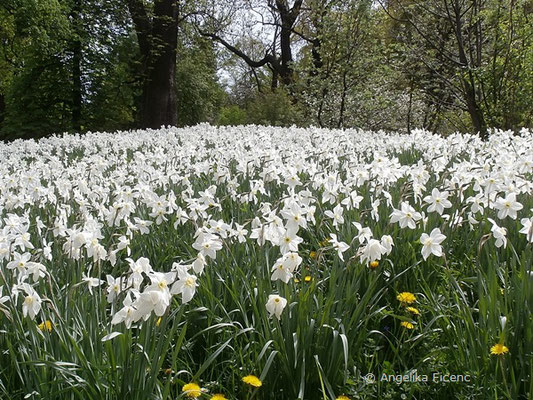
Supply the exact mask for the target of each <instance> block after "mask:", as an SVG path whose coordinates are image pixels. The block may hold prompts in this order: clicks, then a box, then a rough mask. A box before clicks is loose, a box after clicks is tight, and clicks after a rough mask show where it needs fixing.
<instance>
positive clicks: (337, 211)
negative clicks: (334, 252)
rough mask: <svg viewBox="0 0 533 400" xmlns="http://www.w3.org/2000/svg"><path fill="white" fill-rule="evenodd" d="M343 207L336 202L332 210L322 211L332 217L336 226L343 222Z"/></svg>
mask: <svg viewBox="0 0 533 400" xmlns="http://www.w3.org/2000/svg"><path fill="white" fill-rule="evenodd" d="M342 213H343V208H342V206H341V205H340V204H337V205H336V206H335V208H334V209H333V211H331V210H326V211H324V214H325V215H326V216H327V217H329V218H331V219H333V226H335V227H337V226H338V225H342V224H343V223H344V218H343V217H342Z"/></svg>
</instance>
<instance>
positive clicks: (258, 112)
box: [0, 0, 533, 140]
mask: <svg viewBox="0 0 533 400" xmlns="http://www.w3.org/2000/svg"><path fill="white" fill-rule="evenodd" d="M532 93H533V0H377V1H369V0H350V1H344V0H292V1H288V0H265V1H259V0H222V1H216V2H211V1H204V0H197V1H178V0H153V1H150V0H0V138H2V139H8V140H10V139H15V138H38V137H43V136H46V135H50V134H53V133H61V132H87V131H97V130H98V131H102V130H106V131H112V130H119V129H121V130H122V129H131V128H148V127H152V128H157V127H160V126H161V125H177V126H187V125H194V124H197V123H200V122H209V123H212V124H221V125H230V124H231V125H235V124H246V123H254V124H265V125H280V126H290V125H293V124H295V125H298V126H311V125H314V126H320V127H328V128H343V127H358V128H362V129H370V130H378V129H382V130H386V131H392V130H396V131H403V132H409V131H410V130H411V129H412V128H415V127H416V128H425V129H428V130H431V131H434V132H438V133H441V134H447V133H450V132H455V131H460V132H474V133H480V135H481V136H482V137H484V136H486V135H487V134H488V132H489V130H490V128H502V129H512V130H516V131H518V130H520V128H522V127H531V126H532V125H533V124H532V121H533V95H532Z"/></svg>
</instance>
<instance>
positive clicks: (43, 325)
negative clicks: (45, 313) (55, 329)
mask: <svg viewBox="0 0 533 400" xmlns="http://www.w3.org/2000/svg"><path fill="white" fill-rule="evenodd" d="M37 327H38V328H39V329H40V330H41V331H43V332H44V331H45V330H46V331H48V332H52V321H50V320H48V319H47V320H46V321H44V322H41V323H40V324H39V325H37Z"/></svg>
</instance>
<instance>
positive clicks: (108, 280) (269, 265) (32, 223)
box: [0, 125, 533, 399]
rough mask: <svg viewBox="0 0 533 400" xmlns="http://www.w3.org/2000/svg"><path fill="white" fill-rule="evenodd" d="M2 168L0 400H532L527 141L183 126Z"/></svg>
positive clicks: (100, 138) (68, 140)
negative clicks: (444, 377)
mask: <svg viewBox="0 0 533 400" xmlns="http://www.w3.org/2000/svg"><path fill="white" fill-rule="evenodd" d="M0 159H1V160H2V163H1V164H0V218H1V220H0V221H1V222H0V311H2V313H1V314H0V321H2V322H1V325H0V326H2V327H3V328H2V330H1V331H0V349H1V350H2V354H1V355H0V361H1V365H2V367H3V366H10V367H8V368H2V369H0V393H2V395H1V396H0V397H2V398H4V397H5V398H18V397H17V396H20V395H25V396H26V395H27V396H28V397H27V398H33V397H32V396H34V397H35V398H71V395H73V393H83V395H84V396H85V397H84V398H117V399H118V398H125V396H129V397H131V398H139V399H145V398H150V397H152V396H156V398H164V399H167V398H175V396H177V395H180V393H181V392H180V388H181V387H185V386H186V387H188V388H189V389H188V390H187V391H186V394H185V395H186V397H195V398H196V397H201V396H204V397H205V398H209V397H210V396H212V393H216V392H220V393H218V394H217V396H221V398H223V397H224V396H227V398H234V397H237V398H245V397H246V396H255V398H265V399H267V398H276V399H285V398H291V399H294V398H306V399H308V398H309V399H312V398H314V397H313V396H317V393H318V394H319V395H320V396H322V395H325V396H329V397H332V398H335V397H336V396H339V395H340V394H341V393H344V394H347V395H349V394H350V393H351V394H352V395H355V394H356V393H364V392H368V393H369V394H373V395H374V394H376V393H385V392H390V393H396V391H398V390H400V389H401V388H399V387H398V386H394V385H389V384H388V383H386V382H385V383H384V382H376V385H368V384H365V382H367V380H363V379H362V377H361V374H365V373H367V372H373V373H375V374H378V376H379V373H381V372H382V370H384V369H385V368H388V369H389V370H394V371H395V372H396V373H398V374H404V373H406V372H408V371H409V370H410V369H413V368H418V369H421V370H423V369H427V370H428V371H430V370H432V369H435V368H441V369H442V370H449V371H452V372H453V373H459V372H464V373H469V374H470V375H472V376H473V377H474V378H473V379H472V380H471V381H470V382H471V383H470V384H468V385H459V384H458V385H456V386H454V387H446V388H445V390H444V389H443V388H442V387H440V388H438V387H435V386H431V385H420V386H416V387H415V389H413V390H415V391H417V392H420V393H425V394H426V395H429V394H431V393H432V394H435V393H440V392H442V390H444V392H446V393H448V394H446V396H448V395H449V394H450V393H453V394H457V393H473V391H474V392H476V393H482V394H480V396H482V397H483V395H486V396H489V395H490V396H494V393H496V394H497V395H499V396H503V395H507V396H510V397H509V398H519V397H520V396H522V397H523V398H527V396H528V393H529V395H531V392H530V390H531V388H530V387H529V386H528V384H527V382H529V380H530V379H531V376H530V373H531V358H530V357H529V356H527V355H528V354H531V352H532V344H531V343H533V328H532V322H531V308H530V305H531V301H532V296H531V293H532V290H531V279H530V277H531V270H530V268H531V260H532V250H531V247H532V243H533V227H532V224H533V215H532V211H533V210H532V208H533V201H532V196H531V194H532V192H533V183H532V179H531V178H532V172H533V140H532V134H531V132H530V131H527V130H523V131H522V132H521V134H520V135H515V136H513V135H512V134H511V133H510V132H494V133H493V135H492V136H491V138H490V140H489V141H487V142H481V141H480V140H479V139H478V138H477V137H476V136H469V135H452V136H449V137H447V138H442V137H439V136H435V135H432V134H430V133H428V132H424V131H414V132H413V133H412V134H410V135H400V134H394V133H391V134H385V133H382V132H379V133H373V132H363V131H357V130H345V131H334V130H321V129H314V128H309V129H298V128H286V129H281V128H271V127H259V126H245V127H228V128H215V127H211V126H208V125H200V126H197V127H193V128H186V129H174V128H172V129H161V130H157V131H154V130H148V131H136V132H117V133H113V134H111V133H89V134H87V135H84V136H63V137H52V138H48V139H42V140H40V141H38V142H35V141H15V142H12V143H10V144H3V145H0ZM411 292H412V293H411ZM415 294H416V296H415ZM398 300H400V301H399V302H398ZM407 305H412V306H411V307H407ZM2 315H3V317H2ZM501 317H505V318H506V321H508V322H507V323H506V324H500V323H499V321H500V319H501ZM507 318H508V320H507ZM45 327H46V329H45ZM406 328H407V329H406ZM504 341H505V343H506V345H505V346H504V345H503V343H504ZM496 342H498V343H499V344H498V345H497V346H496V345H494V343H496ZM498 346H499V347H498ZM502 346H503V347H502ZM495 348H497V350H494V349H495ZM452 349H453V350H454V351H451V350H452ZM501 349H505V351H504V350H501ZM413 350H414V351H413ZM491 353H492V356H491ZM507 353H508V354H507ZM495 354H497V355H498V357H499V358H498V357H497V358H495V357H494V355H495ZM503 357H507V358H508V359H509V360H508V361H507V362H505V363H504V360H503ZM528 357H529V358H528ZM228 363H229V364H228ZM495 363H496V364H497V363H500V364H501V365H500V367H501V368H496V367H495V366H494V364H495ZM272 366H275V368H273V367H272ZM380 368H381V369H380ZM494 370H496V371H497V373H496V375H494V374H493V373H494ZM160 371H168V373H167V372H165V373H164V374H162V373H161V372H160ZM176 371H179V372H176ZM242 371H249V372H253V373H257V375H259V377H258V378H257V377H256V379H257V380H258V382H262V386H263V387H262V388H261V389H259V386H260V385H253V384H252V385H253V386H256V389H254V390H255V391H253V392H252V391H251V390H250V388H249V387H246V386H242V385H239V384H238V383H236V382H241V379H240V377H241V376H242V375H243V372H242ZM488 374H492V375H490V379H489V378H488V377H487V376H488ZM511 376H512V377H513V379H511V378H510V377H511ZM190 382H202V389H201V390H200V386H199V385H198V384H196V383H194V387H193V386H191V385H193V384H192V383H190ZM187 385H189V386H190V387H189V386H187ZM417 385H419V384H418V383H417ZM268 387H270V388H271V389H272V390H276V391H277V392H276V393H279V394H277V395H276V396H275V397H271V396H272V395H271V394H272V392H269V391H268ZM444 392H442V393H444ZM69 393H70V394H69ZM210 393H211V394H210ZM181 394H182V395H183V393H181ZM344 394H343V396H344V397H346V396H345V395H344ZM11 396H12V397H11ZM39 396H40V397H39ZM61 396H63V397H61ZM99 396H100V397H99ZM269 396H270V397H269ZM341 397H342V396H341ZM448 397H449V396H448ZM320 398H322V397H320Z"/></svg>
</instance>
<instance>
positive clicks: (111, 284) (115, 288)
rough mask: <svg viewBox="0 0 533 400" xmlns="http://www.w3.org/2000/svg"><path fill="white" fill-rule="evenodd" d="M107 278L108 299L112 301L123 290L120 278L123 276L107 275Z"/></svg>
mask: <svg viewBox="0 0 533 400" xmlns="http://www.w3.org/2000/svg"><path fill="white" fill-rule="evenodd" d="M106 280H107V301H108V302H109V303H112V302H113V301H114V300H115V299H116V298H117V296H118V295H119V294H120V292H121V290H122V289H121V287H120V280H121V278H117V279H115V278H113V276H111V275H106Z"/></svg>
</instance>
